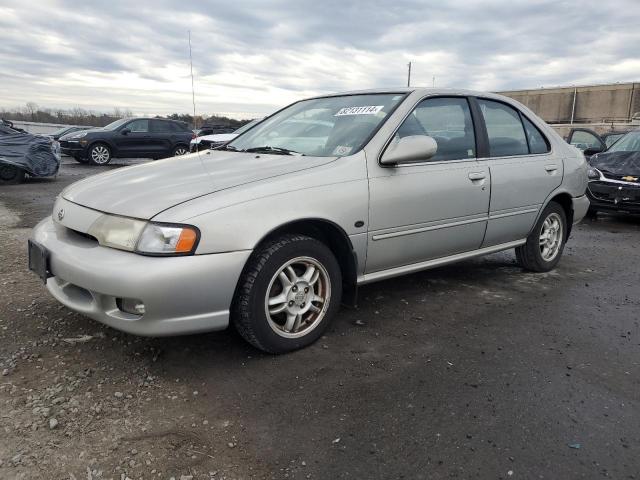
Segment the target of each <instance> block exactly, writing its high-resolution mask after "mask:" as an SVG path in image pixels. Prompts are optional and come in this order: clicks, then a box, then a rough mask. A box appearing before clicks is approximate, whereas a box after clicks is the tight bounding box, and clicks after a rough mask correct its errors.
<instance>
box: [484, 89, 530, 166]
mask: <svg viewBox="0 0 640 480" xmlns="http://www.w3.org/2000/svg"><path fill="white" fill-rule="evenodd" d="M478 103H479V104H480V110H481V111H482V116H483V117H484V123H485V125H486V126H487V135H488V136H489V156H490V157H509V156H512V155H528V154H529V148H528V147H527V137H526V136H525V133H524V128H523V127H522V122H521V121H520V115H519V114H518V112H517V111H516V110H515V109H513V108H511V107H510V106H508V105H505V104H504V103H500V102H494V101H491V100H482V99H478Z"/></svg>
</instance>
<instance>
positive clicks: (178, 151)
mask: <svg viewBox="0 0 640 480" xmlns="http://www.w3.org/2000/svg"><path fill="white" fill-rule="evenodd" d="M187 153H189V149H188V148H187V147H185V146H184V145H178V146H177V147H176V148H174V149H173V156H174V157H179V156H180V155H186V154H187Z"/></svg>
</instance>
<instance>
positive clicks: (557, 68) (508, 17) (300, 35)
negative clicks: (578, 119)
mask: <svg viewBox="0 0 640 480" xmlns="http://www.w3.org/2000/svg"><path fill="white" fill-rule="evenodd" d="M638 24H640V6H639V5H638V3H637V0H611V1H609V2H606V3H605V2H601V1H595V0H582V1H580V0H576V1H561V0H553V1H551V0H537V1H536V0H509V1H504V0H500V1H499V0H484V1H474V0H453V1H448V2H441V1H431V0H424V1H410V0H399V1H395V2H393V3H391V2H388V1H382V0H371V1H366V2H365V1H351V2H345V1H344V0H342V1H337V0H326V1H323V2H318V1H310V0H304V1H284V0H272V1H269V2H266V1H258V0H249V1H243V2H223V1H202V0H200V1H198V0H182V1H180V2H177V1H169V0H156V1H151V0H139V1H137V2H129V1H123V0H115V1H110V2H108V3H104V2H91V1H87V0H84V1H82V0H41V1H39V2H38V3H37V6H33V5H32V6H30V7H29V8H28V9H27V8H26V7H25V4H24V2H20V1H18V0H5V2H3V4H2V6H0V85H2V94H1V95H0V105H1V106H5V107H11V106H20V105H24V103H25V102H27V101H35V102H37V103H39V104H41V105H46V106H50V107H73V106H82V107H85V108H93V109H96V110H110V109H111V108H113V107H114V106H119V107H127V108H130V109H132V110H133V111H135V112H140V113H143V112H144V113H168V112H173V111H189V110H190V86H191V83H190V78H189V65H188V45H187V31H188V30H189V29H190V30H191V31H192V42H193V55H194V70H195V74H196V93H197V102H198V109H199V110H200V111H202V112H208V113H214V112H219V113H226V114H231V115H234V116H255V115H260V114H264V113H268V112H269V111H272V110H274V109H275V108H277V107H279V106H281V105H283V104H285V103H288V102H290V101H293V100H295V99H298V98H300V97H303V96H305V95H311V94H316V93H322V92H327V91H335V90H350V89H359V88H368V87H394V86H401V85H403V84H404V82H405V81H406V80H405V76H406V63H407V62H408V61H409V60H412V61H413V62H414V77H413V78H414V83H415V84H422V85H431V83H432V80H433V77H434V76H435V77H436V84H437V85H438V86H456V87H467V88H476V89H486V90H497V89H507V88H525V87H539V86H552V85H558V84H585V83H591V82H615V81H628V80H638V79H639V78H640V59H639V57H638V55H637V45H638V44H640V29H638V28H637V25H638Z"/></svg>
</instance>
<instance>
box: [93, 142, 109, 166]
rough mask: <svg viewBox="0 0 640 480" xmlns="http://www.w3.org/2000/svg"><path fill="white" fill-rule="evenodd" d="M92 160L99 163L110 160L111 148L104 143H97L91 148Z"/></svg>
mask: <svg viewBox="0 0 640 480" xmlns="http://www.w3.org/2000/svg"><path fill="white" fill-rule="evenodd" d="M91 160H92V161H93V162H94V163H97V164H98V165H102V164H105V163H107V162H108V161H109V149H108V148H107V147H105V146H104V145H96V146H95V147H93V148H92V149H91Z"/></svg>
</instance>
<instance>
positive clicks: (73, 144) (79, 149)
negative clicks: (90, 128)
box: [60, 140, 87, 157]
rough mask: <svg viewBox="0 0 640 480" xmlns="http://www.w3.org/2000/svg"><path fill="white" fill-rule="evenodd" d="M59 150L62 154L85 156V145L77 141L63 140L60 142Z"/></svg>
mask: <svg viewBox="0 0 640 480" xmlns="http://www.w3.org/2000/svg"><path fill="white" fill-rule="evenodd" d="M60 151H61V152H62V154H63V155H68V156H70V157H77V156H85V154H86V153H87V152H86V145H83V144H81V143H80V142H79V141H69V140H64V141H61V142H60Z"/></svg>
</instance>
